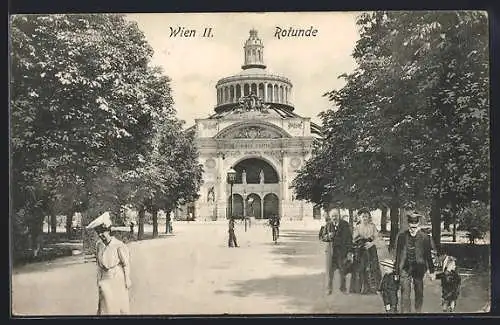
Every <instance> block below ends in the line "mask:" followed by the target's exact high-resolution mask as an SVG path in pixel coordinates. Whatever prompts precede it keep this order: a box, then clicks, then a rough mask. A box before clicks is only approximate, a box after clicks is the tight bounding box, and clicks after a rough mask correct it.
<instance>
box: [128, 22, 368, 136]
mask: <svg viewBox="0 0 500 325" xmlns="http://www.w3.org/2000/svg"><path fill="white" fill-rule="evenodd" d="M356 14H358V13H354V12H314V13H307V12H301V13H188V14H186V13H178V14H174V13H169V14H133V15H128V18H129V19H130V20H134V21H136V22H137V23H138V26H139V28H140V29H141V30H142V31H143V32H144V34H145V36H146V39H147V41H148V42H149V44H150V45H151V46H152V47H153V49H154V51H155V54H154V57H153V63H154V64H156V65H161V66H162V67H163V68H164V71H165V73H166V74H167V75H168V76H169V77H170V78H171V79H172V88H173V97H174V102H175V108H176V110H177V112H178V116H179V118H181V119H184V120H186V122H187V124H186V125H187V126H189V125H192V124H193V123H194V119H196V118H205V117H207V116H208V115H210V114H213V109H214V107H215V104H216V91H215V84H216V83H217V81H218V80H219V79H221V78H224V77H227V76H230V75H233V74H236V73H238V72H239V71H241V65H242V63H243V44H244V42H245V40H246V39H247V38H248V36H249V34H248V33H249V30H250V29H252V28H255V29H257V31H258V33H259V37H260V38H261V39H262V41H263V43H264V61H265V63H266V64H267V66H268V70H269V71H271V72H274V73H277V74H280V75H283V76H286V77H287V78H289V79H291V81H292V83H293V86H294V87H293V94H292V99H293V103H294V105H295V112H296V113H298V114H300V115H302V116H306V117H311V118H312V120H313V121H315V122H320V121H319V119H318V118H317V115H318V114H319V112H321V111H323V110H326V109H328V108H331V107H332V103H330V102H329V101H328V100H327V98H325V97H323V94H324V93H325V92H327V91H331V90H333V89H339V88H341V87H342V86H343V85H344V81H343V80H340V79H338V76H339V75H340V74H342V73H349V72H351V71H352V70H353V69H354V67H355V62H354V60H353V58H352V56H351V54H352V51H353V48H354V46H355V43H356V41H357V39H358V37H359V36H358V33H357V28H356V25H355V17H356ZM179 26H180V27H184V28H186V29H194V30H196V31H197V35H198V37H193V38H189V37H170V27H172V28H177V27H179ZM311 26H312V28H314V29H317V30H318V32H317V36H316V37H288V38H287V37H281V38H280V39H278V38H276V37H275V32H276V27H280V28H282V29H288V28H290V27H292V28H300V29H308V28H310V27H311ZM205 28H212V33H213V34H214V36H213V37H212V38H203V37H199V36H200V35H201V34H202V33H203V30H204V29H205Z"/></svg>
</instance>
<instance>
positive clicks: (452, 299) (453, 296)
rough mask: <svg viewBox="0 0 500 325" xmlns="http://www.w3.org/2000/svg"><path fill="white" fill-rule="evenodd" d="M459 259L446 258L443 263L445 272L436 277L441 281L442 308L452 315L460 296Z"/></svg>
mask: <svg viewBox="0 0 500 325" xmlns="http://www.w3.org/2000/svg"><path fill="white" fill-rule="evenodd" d="M456 261H457V259H456V258H455V257H453V256H446V257H445V259H444V262H443V271H442V272H440V273H438V274H437V275H436V279H439V280H441V306H442V308H443V311H444V312H449V313H452V312H454V311H455V308H456V306H457V299H458V296H459V294H460V284H461V278H460V274H458V272H457V270H456Z"/></svg>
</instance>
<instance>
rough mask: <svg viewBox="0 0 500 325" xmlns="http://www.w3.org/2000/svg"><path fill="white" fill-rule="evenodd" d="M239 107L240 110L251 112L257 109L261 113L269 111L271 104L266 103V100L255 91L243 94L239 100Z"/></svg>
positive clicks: (241, 111)
mask: <svg viewBox="0 0 500 325" xmlns="http://www.w3.org/2000/svg"><path fill="white" fill-rule="evenodd" d="M238 103H239V108H238V110H237V111H238V112H240V113H243V112H251V111H257V112H260V113H268V108H269V105H266V104H264V101H263V100H262V98H260V97H259V96H257V95H255V93H251V94H250V95H247V96H243V97H241V98H240V99H239V100H238Z"/></svg>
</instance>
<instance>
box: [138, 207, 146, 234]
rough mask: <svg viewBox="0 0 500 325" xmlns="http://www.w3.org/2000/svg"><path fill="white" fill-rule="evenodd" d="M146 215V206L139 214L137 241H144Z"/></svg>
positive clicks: (140, 209) (141, 208)
mask: <svg viewBox="0 0 500 325" xmlns="http://www.w3.org/2000/svg"><path fill="white" fill-rule="evenodd" d="M145 215H146V209H145V208H144V206H141V207H140V208H139V213H138V216H139V218H138V219H139V220H137V222H138V229H137V240H142V239H143V237H144V218H145Z"/></svg>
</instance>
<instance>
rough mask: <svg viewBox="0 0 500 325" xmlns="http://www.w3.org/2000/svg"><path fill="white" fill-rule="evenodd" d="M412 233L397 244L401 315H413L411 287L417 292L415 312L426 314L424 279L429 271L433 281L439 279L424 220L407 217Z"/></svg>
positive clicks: (400, 239) (398, 239)
mask: <svg viewBox="0 0 500 325" xmlns="http://www.w3.org/2000/svg"><path fill="white" fill-rule="evenodd" d="M407 219H408V229H407V230H405V231H403V232H401V233H399V235H398V237H397V240H396V258H395V263H394V274H395V277H396V279H398V280H399V281H400V286H401V312H403V313H409V312H411V298H410V296H411V287H412V285H411V283H412V282H413V288H414V292H415V312H417V313H420V312H421V311H422V304H423V299H424V280H423V279H424V275H425V273H426V272H427V271H428V272H429V274H430V278H431V280H433V279H434V278H435V273H434V272H435V271H434V263H433V261H432V253H431V251H432V247H433V246H432V242H431V238H430V236H429V235H428V234H426V233H425V232H423V231H422V230H420V227H419V223H420V220H421V219H422V216H421V215H419V214H416V213H409V214H408V215H407Z"/></svg>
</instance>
